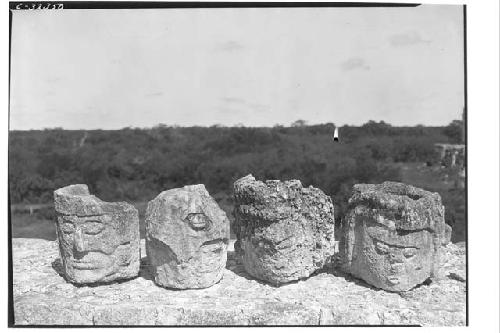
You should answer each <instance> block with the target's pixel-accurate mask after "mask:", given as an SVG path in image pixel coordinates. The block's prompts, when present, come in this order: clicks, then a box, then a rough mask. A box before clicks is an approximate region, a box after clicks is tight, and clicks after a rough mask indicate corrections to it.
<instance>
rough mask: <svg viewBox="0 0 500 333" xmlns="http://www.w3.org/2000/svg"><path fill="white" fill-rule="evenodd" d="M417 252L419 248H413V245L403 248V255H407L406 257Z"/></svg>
mask: <svg viewBox="0 0 500 333" xmlns="http://www.w3.org/2000/svg"><path fill="white" fill-rule="evenodd" d="M415 254H417V250H416V249H414V248H412V247H407V248H405V249H404V250H403V255H404V256H405V257H406V258H411V257H413V256H414V255H415Z"/></svg>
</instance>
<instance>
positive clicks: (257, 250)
mask: <svg viewBox="0 0 500 333" xmlns="http://www.w3.org/2000/svg"><path fill="white" fill-rule="evenodd" d="M234 202H235V207H234V217H235V223H234V230H235V233H236V237H237V238H238V240H237V242H236V244H235V249H236V253H237V254H238V256H239V257H240V258H241V261H242V263H243V265H244V266H245V269H246V271H247V272H248V273H249V274H251V275H252V276H254V277H256V278H258V279H261V280H264V281H268V282H270V283H273V284H275V285H279V284H283V283H287V282H290V281H296V280H299V279H303V278H306V277H308V276H310V275H311V274H312V273H314V272H315V271H316V270H318V269H321V268H323V267H324V266H325V265H326V264H328V263H329V261H330V259H331V257H332V256H333V255H334V254H335V238H334V215H333V203H332V201H331V198H330V197H328V196H327V195H325V194H324V193H323V192H322V191H321V190H320V189H317V188H314V187H312V186H309V187H303V186H302V184H301V182H300V181H299V180H288V181H279V180H267V181H265V182H262V181H258V180H256V179H255V178H254V177H253V176H252V175H248V176H245V177H243V178H240V179H238V180H237V181H236V182H235V183H234Z"/></svg>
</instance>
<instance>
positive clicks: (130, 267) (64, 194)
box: [54, 184, 140, 284]
mask: <svg viewBox="0 0 500 333" xmlns="http://www.w3.org/2000/svg"><path fill="white" fill-rule="evenodd" d="M54 208H55V211H56V216H57V218H56V232H57V238H58V239H59V250H60V254H61V259H62V267H63V268H64V269H63V271H64V274H65V276H66V278H67V279H68V280H69V281H71V282H73V283H77V284H87V283H102V282H111V281H115V280H122V279H129V278H132V277H135V276H137V274H138V272H139V259H140V256H139V240H140V235H139V213H138V212H137V209H135V208H134V206H132V205H131V204H128V203H126V202H105V201H102V200H101V199H99V198H97V197H96V196H94V195H91V194H90V193H89V189H88V187H87V185H85V184H76V185H69V186H66V187H63V188H60V189H58V190H56V191H54Z"/></svg>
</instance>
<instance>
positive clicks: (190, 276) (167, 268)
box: [146, 185, 229, 289]
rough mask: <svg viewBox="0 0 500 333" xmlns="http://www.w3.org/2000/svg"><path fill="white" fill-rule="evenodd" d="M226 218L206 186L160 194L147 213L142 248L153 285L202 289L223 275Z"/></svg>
mask: <svg viewBox="0 0 500 333" xmlns="http://www.w3.org/2000/svg"><path fill="white" fill-rule="evenodd" d="M228 240H229V220H228V219H227V216H226V214H225V213H224V211H223V210H222V209H220V207H219V206H218V205H217V203H216V202H215V200H214V199H213V198H212V197H211V196H210V195H209V194H208V192H207V190H206V189H205V186H204V185H191V186H184V187H183V188H176V189H171V190H168V191H164V192H162V193H160V194H159V195H158V196H157V197H156V198H155V199H153V200H152V201H150V202H149V204H148V208H147V211H146V252H147V255H148V258H149V262H150V264H151V267H152V269H153V274H154V276H155V281H156V283H157V284H159V285H161V286H164V287H170V288H177V289H188V288H206V287H209V286H211V285H213V284H214V283H216V282H218V281H219V280H220V279H221V278H222V274H223V269H224V267H225V265H226V259H227V244H228Z"/></svg>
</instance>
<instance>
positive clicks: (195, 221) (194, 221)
mask: <svg viewBox="0 0 500 333" xmlns="http://www.w3.org/2000/svg"><path fill="white" fill-rule="evenodd" d="M186 219H187V220H188V222H189V225H190V226H191V227H192V228H193V229H205V228H206V229H209V228H210V219H209V218H208V217H207V216H206V215H205V214H203V213H191V214H188V216H187V217H186Z"/></svg>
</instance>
